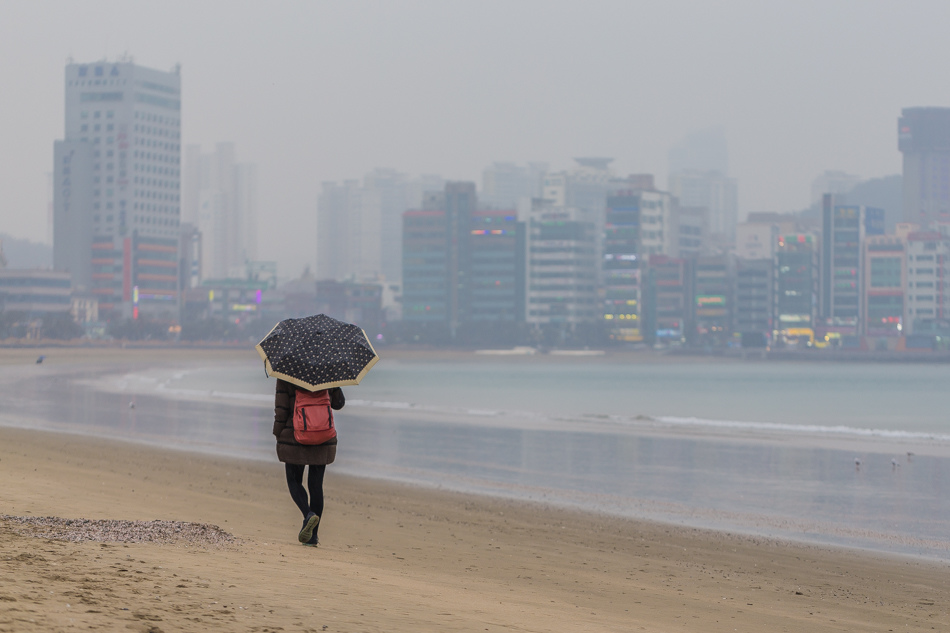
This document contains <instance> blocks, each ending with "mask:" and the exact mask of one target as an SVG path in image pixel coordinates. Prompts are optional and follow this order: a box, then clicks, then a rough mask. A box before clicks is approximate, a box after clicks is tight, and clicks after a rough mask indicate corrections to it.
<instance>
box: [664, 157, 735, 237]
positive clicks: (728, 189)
mask: <svg viewBox="0 0 950 633" xmlns="http://www.w3.org/2000/svg"><path fill="white" fill-rule="evenodd" d="M669 180H670V182H669V190H670V193H672V194H673V195H674V196H676V197H677V198H679V201H680V205H681V206H684V207H703V208H706V209H708V210H709V231H710V232H711V233H713V234H717V235H721V236H724V237H726V238H729V239H734V238H735V235H736V224H738V222H739V193H738V185H737V184H736V179H735V178H730V177H729V176H724V175H723V174H722V173H721V172H718V171H696V170H688V171H680V172H674V173H671V174H670V179H669Z"/></svg>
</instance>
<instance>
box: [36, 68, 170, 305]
mask: <svg viewBox="0 0 950 633" xmlns="http://www.w3.org/2000/svg"><path fill="white" fill-rule="evenodd" d="M65 74H66V77H65V95H66V99H65V138H64V139H63V140H61V141H56V143H55V144H54V151H53V153H54V162H55V165H54V170H53V175H54V184H53V265H54V268H55V269H57V270H63V271H68V272H70V273H71V274H72V276H73V286H74V287H75V288H76V289H77V290H79V291H82V292H88V293H89V294H91V295H92V296H94V297H95V298H97V299H98V301H99V313H100V315H101V316H102V318H105V319H115V318H123V317H126V318H128V317H132V318H138V316H139V311H140V310H141V311H142V313H143V315H147V316H149V317H151V318H156V319H166V320H174V319H175V318H176V316H177V308H178V300H177V299H178V243H179V225H180V182H181V76H180V72H179V68H178V67H176V68H175V69H173V70H172V71H170V72H163V71H159V70H153V69H150V68H144V67H142V66H137V65H135V64H134V63H132V61H130V60H120V61H118V62H106V61H100V62H94V63H88V64H76V63H72V62H70V63H68V64H67V65H66V73H65Z"/></svg>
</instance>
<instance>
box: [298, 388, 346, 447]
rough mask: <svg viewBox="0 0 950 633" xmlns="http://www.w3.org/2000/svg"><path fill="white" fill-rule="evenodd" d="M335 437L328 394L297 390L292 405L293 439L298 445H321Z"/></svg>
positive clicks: (326, 392)
mask: <svg viewBox="0 0 950 633" xmlns="http://www.w3.org/2000/svg"><path fill="white" fill-rule="evenodd" d="M334 437H336V427H335V426H334V425H333V409H331V408H330V392H329V391H327V390H326V389H324V390H322V391H313V392H311V391H305V390H303V389H298V390H297V397H296V402H295V403H294V439H295V440H297V442H298V443H299V444H308V445H313V444H323V443H324V442H327V441H329V440H332V439H333V438H334Z"/></svg>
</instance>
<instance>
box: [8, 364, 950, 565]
mask: <svg viewBox="0 0 950 633" xmlns="http://www.w3.org/2000/svg"><path fill="white" fill-rule="evenodd" d="M33 371H34V372H40V371H43V370H42V369H34V370H33ZM947 372H948V369H946V368H944V367H942V366H920V365H912V366H900V365H898V366H895V365H877V366H875V365H867V366H866V365H831V364H817V366H808V365H805V364H801V363H770V364H769V363H728V364H723V365H715V364H696V365H687V364H665V365H650V364H641V365H630V366H622V365H621V366H618V365H616V364H613V363H597V362H592V363H576V362H572V363H562V364H558V363H552V364H540V363H524V362H521V363H505V362H479V363H464V362H458V363H451V362H448V363H446V362H441V363H428V362H417V363H412V362H404V363H395V362H394V363H390V364H388V366H387V363H385V362H381V363H380V364H379V365H378V366H377V368H374V370H373V372H371V373H370V375H369V376H368V377H367V379H366V380H365V381H364V383H363V384H362V385H360V386H358V387H351V388H347V389H346V393H347V398H348V401H349V404H348V406H347V408H346V409H344V410H343V411H342V412H340V414H339V416H338V426H339V428H340V449H339V454H338V459H337V463H336V464H334V465H333V466H332V468H334V469H336V470H338V471H340V472H345V473H348V474H354V475H358V476H366V477H375V478H384V479H394V480H400V481H405V482H410V483H415V484H420V485H424V486H433V487H441V488H446V489H452V490H460V491H469V492H477V493H482V494H491V495H499V496H505V497H511V498H516V499H526V500H535V501H544V502H548V503H554V504H559V505H565V506H571V507H575V508H579V509H583V510H588V511H595V512H607V513H611V514H618V515H623V516H629V517H636V518H645V519H654V520H661V521H670V522H674V523H678V524H683V525H691V526H697V527H711V528H715V529H726V530H731V531H737V532H743V533H749V534H757V535H763V536H774V537H779V538H792V539H796V540H805V541H812V542H819V543H826V544H838V545H846V546H853V547H864V548H870V549H874V550H878V551H885V552H893V553H902V554H912V555H920V556H925V557H933V558H939V559H947V560H950V501H948V493H950V451H948V448H947V447H948V445H950V432H948V428H947V424H948V423H947V420H948V417H947V416H946V415H945V413H944V412H945V411H947V409H946V407H945V404H944V402H945V396H944V395H943V393H942V391H941V389H940V388H939V382H940V381H941V380H943V379H944V377H945V376H944V374H946V373H947ZM272 393H273V380H272V379H267V378H265V377H264V376H263V373H262V371H261V370H260V367H259V366H255V365H253V364H249V365H248V366H247V367H244V366H237V367H234V366H232V367H205V368H202V367H191V368H188V367H186V368H181V369H174V370H173V369H167V368H161V369H155V368H152V369H149V368H143V367H134V366H131V367H128V368H124V369H123V370H122V371H119V372H117V373H115V374H111V375H109V376H105V377H102V378H100V379H98V380H97V381H90V376H89V375H88V374H85V373H81V372H74V373H64V374H59V375H56V376H55V377H51V379H50V380H41V381H37V380H27V379H20V378H17V377H15V376H10V375H5V376H4V377H3V381H2V383H0V404H2V413H0V423H3V424H8V425H17V426H23V425H36V426H40V427H42V428H51V429H58V430H67V431H71V432H81V433H91V434H97V435H106V436H112V437H118V438H122V439H130V440H133V441H144V442H149V443H154V444H158V445H163V446H170V447H174V448H184V449H188V450H198V451H204V452H213V453H223V454H232V455H236V456H243V457H251V458H256V459H274V457H273V455H274V453H273V451H274V448H273V437H272V436H271V422H272V395H271V394H272ZM37 403H39V404H37ZM130 404H134V405H135V406H134V408H133V407H131V406H130ZM275 462H276V460H275Z"/></svg>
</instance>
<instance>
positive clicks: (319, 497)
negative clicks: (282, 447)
mask: <svg viewBox="0 0 950 633" xmlns="http://www.w3.org/2000/svg"><path fill="white" fill-rule="evenodd" d="M284 467H285V468H284V469H285V470H286V472H287V487H288V488H290V496H291V497H293V499H294V503H296V504H297V507H298V508H300V512H301V513H302V514H303V516H304V518H307V513H308V512H313V513H314V514H316V515H317V516H318V517H319V516H323V475H324V473H326V471H327V467H326V466H325V465H324V466H310V472H309V473H308V475H307V488H308V489H309V490H310V500H309V501H308V500H307V491H306V490H304V487H303V469H304V468H306V466H304V465H303V464H284Z"/></svg>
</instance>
